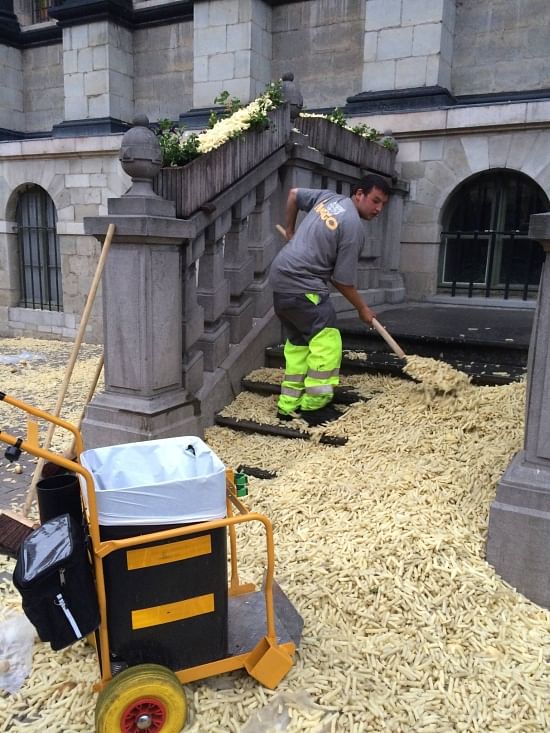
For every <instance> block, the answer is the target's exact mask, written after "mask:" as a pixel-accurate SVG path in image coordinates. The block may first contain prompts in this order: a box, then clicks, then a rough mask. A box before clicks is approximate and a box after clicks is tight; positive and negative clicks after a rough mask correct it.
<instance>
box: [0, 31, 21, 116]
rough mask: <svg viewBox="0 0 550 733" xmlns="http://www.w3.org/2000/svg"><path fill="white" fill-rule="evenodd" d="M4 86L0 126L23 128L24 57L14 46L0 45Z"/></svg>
mask: <svg viewBox="0 0 550 733" xmlns="http://www.w3.org/2000/svg"><path fill="white" fill-rule="evenodd" d="M0 68H1V69H2V87H1V91H2V93H1V95H0V127H5V128H7V129H13V128H15V129H21V128H22V127H23V121H24V104H23V58H22V54H21V51H20V50H19V49H18V48H13V46H4V45H0Z"/></svg>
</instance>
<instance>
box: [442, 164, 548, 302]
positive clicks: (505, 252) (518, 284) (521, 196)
mask: <svg viewBox="0 0 550 733" xmlns="http://www.w3.org/2000/svg"><path fill="white" fill-rule="evenodd" d="M548 209H549V205H548V199H547V197H546V195H545V194H544V192H543V191H542V189H541V188H539V187H538V185H537V184H536V183H535V182H534V181H532V180H531V179H529V178H528V177H527V176H524V175H523V174H521V173H516V172H511V171H498V172H490V173H483V174H481V175H479V176H476V177H475V178H474V179H471V180H470V181H468V183H467V184H465V185H464V186H462V187H461V188H460V189H459V190H458V191H457V192H456V193H455V194H454V195H453V197H452V198H451V201H450V203H449V206H448V207H447V216H446V219H447V226H446V230H445V231H443V232H442V235H441V251H440V261H439V285H438V291H439V292H442V293H448V294H450V295H451V296H456V295H467V296H468V297H469V298H472V297H474V296H475V297H485V298H491V297H499V298H505V299H508V298H521V299H522V300H528V299H531V298H536V297H537V294H538V288H539V280H540V275H541V271H542V264H543V262H544V251H543V249H542V247H541V246H540V244H539V243H538V242H535V241H533V240H532V239H529V237H527V231H528V228H529V218H530V216H531V214H538V213H542V212H544V211H548Z"/></svg>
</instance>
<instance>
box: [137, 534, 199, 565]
mask: <svg viewBox="0 0 550 733" xmlns="http://www.w3.org/2000/svg"><path fill="white" fill-rule="evenodd" d="M211 552H212V541H211V536H210V535H209V534H204V535H201V536H200V537H193V538H191V539H189V540H181V541H179V542H167V543H166V544H164V545H155V546H154V547H140V548H139V549H138V550H128V552H127V553H126V562H127V563H128V570H141V569H142V568H151V567H155V566H156V565H164V564H166V563H169V562H178V561H179V560H188V559H189V558H190V557H199V556H200V555H209V554H210V553H211Z"/></svg>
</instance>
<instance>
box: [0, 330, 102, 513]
mask: <svg viewBox="0 0 550 733" xmlns="http://www.w3.org/2000/svg"><path fill="white" fill-rule="evenodd" d="M72 347H73V345H72V343H71V342H66V341H53V340H40V339H29V338H19V339H15V338H2V339H0V391H2V392H4V393H5V394H7V395H9V396H10V397H15V398H17V399H19V400H23V401H25V402H27V403H29V404H30V405H32V406H33V407H38V408H40V409H42V410H46V411H50V412H53V411H54V409H55V404H56V402H57V399H58V396H59V391H60V388H61V385H62V383H63V379H64V376H65V372H66V368H67V365H68V363H69V361H70V357H71V351H72ZM101 353H102V348H101V346H97V345H91V344H82V346H81V348H80V350H79V355H78V359H77V362H76V364H75V367H74V371H73V375H72V377H71V380H70V382H69V388H68V391H67V395H66V397H65V399H64V401H63V405H62V409H61V417H62V418H64V419H67V420H69V422H72V423H73V424H75V423H77V422H78V419H79V418H80V415H81V412H82V410H83V407H84V402H85V399H86V395H87V393H88V390H89V387H90V384H91V383H92V379H93V375H94V373H95V369H96V366H97V363H98V359H99V358H100V356H101ZM98 388H101V385H100V386H99V387H98ZM0 430H2V431H3V432H7V433H9V434H11V435H13V436H15V437H20V438H23V439H25V437H26V434H27V414H26V413H25V412H23V411H21V410H19V409H16V408H13V407H11V406H10V405H6V404H5V403H0ZM47 430H48V424H47V423H43V422H41V423H40V436H41V442H42V443H43V441H44V438H45V436H46V433H47ZM68 444H70V437H68V436H67V434H66V431H63V430H56V433H55V434H54V439H53V440H52V449H53V450H54V451H55V452H62V450H63V447H64V446H65V447H66V446H67V445H68ZM7 447H8V445H7V444H6V443H4V442H0V508H17V509H19V508H20V507H21V506H22V505H23V503H24V501H25V497H26V495H27V492H28V490H29V487H30V485H31V482H32V477H33V474H34V472H35V469H36V463H37V459H36V458H34V457H33V456H31V455H29V454H28V453H22V454H21V456H20V458H19V459H18V460H17V461H16V462H12V463H10V462H9V461H8V460H6V459H5V457H4V454H5V450H6V448H7ZM34 511H36V508H34Z"/></svg>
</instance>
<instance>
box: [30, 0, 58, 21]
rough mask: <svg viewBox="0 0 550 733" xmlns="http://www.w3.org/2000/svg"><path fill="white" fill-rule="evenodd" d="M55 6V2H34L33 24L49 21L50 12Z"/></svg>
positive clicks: (39, 0)
mask: <svg viewBox="0 0 550 733" xmlns="http://www.w3.org/2000/svg"><path fill="white" fill-rule="evenodd" d="M53 4H54V0H33V3H32V22H33V23H44V22H45V21H46V20H49V19H50V18H49V16H48V10H49V9H50V8H51V7H52V5H53Z"/></svg>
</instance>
